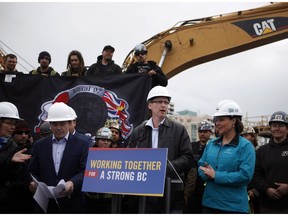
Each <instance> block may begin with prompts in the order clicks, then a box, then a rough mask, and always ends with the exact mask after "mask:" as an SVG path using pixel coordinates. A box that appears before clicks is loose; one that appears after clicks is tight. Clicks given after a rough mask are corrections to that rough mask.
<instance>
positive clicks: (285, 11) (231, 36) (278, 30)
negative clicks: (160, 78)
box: [123, 2, 288, 79]
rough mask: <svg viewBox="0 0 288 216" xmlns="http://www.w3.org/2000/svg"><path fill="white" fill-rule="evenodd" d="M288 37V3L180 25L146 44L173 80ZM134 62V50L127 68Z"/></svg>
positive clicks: (151, 57)
mask: <svg viewBox="0 0 288 216" xmlns="http://www.w3.org/2000/svg"><path fill="white" fill-rule="evenodd" d="M287 37H288V2H281V3H273V4H270V5H267V6H264V7H259V8H255V9H250V10H244V11H238V12H234V13H229V14H225V15H219V16H213V17H206V18H201V19H194V20H187V21H182V22H178V23H177V24H176V25H175V26H173V27H172V28H170V29H168V30H166V31H163V32H161V33H158V34H156V35H155V36H153V37H151V38H150V39H148V40H146V41H144V42H143V44H145V45H146V47H147V50H148V53H149V54H148V57H149V59H151V60H153V61H156V62H157V63H158V64H159V65H160V66H161V67H162V69H163V72H164V73H165V75H166V77H167V78H168V79H169V78H171V77H173V76H175V75H176V74H178V73H180V72H182V71H184V70H186V69H188V68H190V67H193V66H196V65H199V64H203V63H205V62H209V61H212V60H215V59H219V58H222V57H225V56H229V55H232V54H235V53H239V52H243V51H245V50H249V49H253V48H256V47H259V46H263V45H266V44H269V43H273V42H276V41H279V40H283V39H286V38H287ZM133 62H134V57H133V50H132V51H131V52H130V53H129V54H128V56H127V57H126V58H125V60H124V63H123V67H124V68H127V67H128V66H129V64H131V63H133Z"/></svg>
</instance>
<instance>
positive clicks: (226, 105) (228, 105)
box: [213, 100, 243, 117]
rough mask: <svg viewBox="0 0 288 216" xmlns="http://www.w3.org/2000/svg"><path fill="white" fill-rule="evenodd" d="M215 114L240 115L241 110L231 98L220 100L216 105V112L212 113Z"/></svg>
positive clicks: (215, 115)
mask: <svg viewBox="0 0 288 216" xmlns="http://www.w3.org/2000/svg"><path fill="white" fill-rule="evenodd" d="M213 116H214V117H217V116H240V117H242V116H243V114H242V111H241V109H240V107H239V105H238V104H237V103H236V102H234V101H232V100H224V101H221V102H220V103H219V104H218V106H217V107H216V112H215V113H214V115H213Z"/></svg>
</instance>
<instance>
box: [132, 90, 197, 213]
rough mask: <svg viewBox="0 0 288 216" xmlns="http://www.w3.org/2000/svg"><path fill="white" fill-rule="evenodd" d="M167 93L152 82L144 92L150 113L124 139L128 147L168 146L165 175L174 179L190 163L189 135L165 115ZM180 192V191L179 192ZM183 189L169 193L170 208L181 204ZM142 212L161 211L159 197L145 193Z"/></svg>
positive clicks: (167, 103) (175, 208)
mask: <svg viewBox="0 0 288 216" xmlns="http://www.w3.org/2000/svg"><path fill="white" fill-rule="evenodd" d="M170 100H171V96H170V94H169V92H168V90H167V88H165V87H163V86H156V87H154V88H152V89H151V90H150V92H149V94H148V97H147V102H148V108H149V110H150V111H151V113H152V117H151V118H150V119H149V120H148V121H144V122H143V123H142V124H140V125H139V126H138V127H136V128H135V129H134V131H133V132H132V134H131V137H130V140H129V142H128V147H130V148H135V147H138V148H168V163H167V164H168V165H167V170H166V176H167V177H170V178H171V179H178V180H179V178H180V177H181V178H182V177H183V176H184V173H185V172H188V171H189V170H190V168H191V166H192V163H193V154H192V149H191V143H190V138H189V136H188V133H187V131H186V129H185V127H184V126H183V125H181V124H179V123H177V122H175V121H173V120H171V119H169V118H167V113H168V106H169V103H170ZM172 191H173V188H172ZM179 192H180V193H179ZM183 197H184V195H183V190H181V191H178V193H177V194H172V195H171V211H172V212H175V211H177V212H178V213H180V212H179V210H180V211H181V210H182V206H183ZM147 201H148V202H146V209H145V211H146V213H163V211H164V207H163V198H153V197H147Z"/></svg>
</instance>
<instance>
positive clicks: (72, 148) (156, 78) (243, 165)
mask: <svg viewBox="0 0 288 216" xmlns="http://www.w3.org/2000/svg"><path fill="white" fill-rule="evenodd" d="M114 51H115V49H114V48H113V47H112V46H110V45H107V46H105V47H104V49H103V52H102V55H101V56H99V57H98V60H97V63H95V64H93V65H91V66H90V67H89V68H87V67H85V64H84V60H83V57H82V55H81V53H80V52H78V51H75V50H74V51H72V52H71V53H70V54H69V56H68V60H67V71H65V72H63V73H62V74H61V75H62V76H77V77H80V76H96V75H101V74H102V75H103V74H121V73H122V69H121V67H119V66H118V65H116V64H115V63H114V62H113V60H112V56H113V52H114ZM134 53H135V57H136V59H137V62H136V63H134V64H133V65H132V66H130V67H128V69H127V71H126V73H143V74H148V75H149V76H152V77H153V79H152V88H151V90H150V91H149V93H148V96H147V98H146V101H147V107H148V109H149V111H150V118H149V119H147V120H145V121H144V122H143V123H141V124H140V125H139V126H137V127H136V128H134V130H133V131H132V134H131V135H130V137H129V139H127V140H125V142H124V140H123V139H122V138H121V127H120V125H119V123H118V122H117V120H115V119H108V120H107V122H106V124H105V125H103V127H101V128H100V129H99V130H98V131H97V133H96V134H95V140H93V139H92V138H91V136H87V135H84V134H81V133H79V132H78V131H76V129H75V128H76V125H77V113H76V112H75V110H74V109H73V108H72V107H70V106H68V105H67V104H65V103H63V102H56V103H54V104H53V105H51V107H50V108H49V110H48V115H47V119H46V120H45V122H44V123H43V124H42V125H41V127H40V131H39V133H40V135H41V138H40V139H38V140H35V141H34V140H33V137H31V134H30V126H29V125H28V124H27V122H26V121H25V120H23V119H21V117H20V116H19V113H18V109H17V107H16V106H15V105H14V104H12V103H10V102H6V101H2V102H0V172H1V175H0V212H1V213H43V212H44V211H43V209H42V208H41V207H40V206H39V205H38V204H37V202H35V200H34V199H33V194H34V193H35V192H36V191H37V184H36V183H35V181H33V180H32V177H31V175H33V177H35V178H36V179H37V180H38V181H41V182H44V183H45V184H47V185H49V186H56V185H57V184H58V182H59V180H60V179H64V180H65V184H66V187H65V189H64V190H63V191H61V193H60V195H61V198H58V199H57V200H55V199H49V203H48V208H47V213H111V207H112V195H111V194H102V193H90V192H89V193H87V192H83V191H81V188H82V184H83V178H84V172H85V166H86V161H87V155H88V150H89V147H95V148H167V149H168V155H167V160H168V161H169V163H167V168H166V176H167V177H168V178H171V179H177V178H181V181H182V182H183V184H184V185H183V188H181V187H177V189H176V188H175V189H174V190H173V188H172V192H171V193H172V194H171V196H170V199H171V200H170V203H171V206H170V213H198V214H199V213H288V205H287V204H288V174H287V173H288V168H287V167H286V166H285V163H286V162H287V160H288V138H287V134H288V115H287V113H285V112H283V111H277V112H275V113H273V114H272V115H271V119H270V121H269V125H270V130H271V138H270V141H269V143H267V144H265V145H263V146H260V147H259V146H258V144H257V134H256V133H255V130H254V129H253V128H252V127H248V126H245V127H244V125H243V123H242V121H241V120H242V116H243V114H242V112H241V108H240V106H239V105H238V104H237V103H236V102H235V101H232V100H223V101H221V102H219V104H218V105H217V106H216V109H215V113H214V115H213V123H210V122H208V121H203V122H201V123H200V124H199V127H198V137H199V141H197V142H192V143H191V142H190V138H189V135H188V133H187V131H186V129H185V127H184V126H183V125H182V124H180V123H177V122H175V121H174V120H173V119H171V118H169V117H167V113H168V108H169V103H170V100H171V95H170V93H169V92H168V90H167V88H166V87H165V86H167V78H166V77H165V75H164V73H163V72H162V70H161V68H160V67H158V66H157V65H156V63H155V62H152V63H151V61H147V59H146V55H147V50H146V47H145V46H144V45H143V44H140V45H137V46H136V47H135V52H134ZM38 62H39V64H40V66H39V67H38V68H37V69H36V70H33V71H31V72H30V74H41V75H45V76H60V74H59V73H58V72H56V71H55V70H54V69H53V68H52V67H49V64H50V63H51V56H50V54H49V53H48V52H46V51H43V52H41V53H40V54H39V57H38ZM16 63H17V57H16V56H13V55H11V54H9V55H6V57H5V62H4V71H2V72H1V73H15V67H14V68H13V66H14V65H15V66H16ZM216 131H217V133H216ZM286 158H287V159H286ZM285 161H286V162H285ZM122 198H123V200H122V201H123V202H122V204H123V205H122V210H121V213H137V211H138V209H139V205H140V200H139V196H123V197H122ZM164 206H165V200H164V198H163V197H151V196H147V197H146V200H145V205H144V207H145V209H144V213H164Z"/></svg>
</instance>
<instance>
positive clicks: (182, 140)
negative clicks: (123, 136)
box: [128, 118, 193, 179]
mask: <svg viewBox="0 0 288 216" xmlns="http://www.w3.org/2000/svg"><path fill="white" fill-rule="evenodd" d="M146 122H147V121H144V122H143V123H142V124H141V125H139V126H138V127H136V128H135V129H134V130H133V132H132V134H131V137H130V140H129V143H128V148H136V147H138V148H151V147H152V138H151V137H152V128H151V127H150V126H145V124H146ZM158 148H168V160H170V161H171V163H172V165H173V166H174V168H175V170H176V171H177V173H178V174H181V173H182V174H184V172H187V171H188V170H189V169H190V168H191V166H192V162H193V155H192V150H191V143H190V139H189V135H188V133H187V131H186V129H185V127H184V126H183V125H181V124H179V123H178V122H175V121H172V120H170V119H168V118H166V119H165V121H164V122H163V124H161V125H160V126H159V137H158ZM167 164H168V166H167V173H166V175H167V176H168V177H171V178H174V179H177V175H175V172H174V170H173V168H172V167H171V166H170V164H169V163H167Z"/></svg>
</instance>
